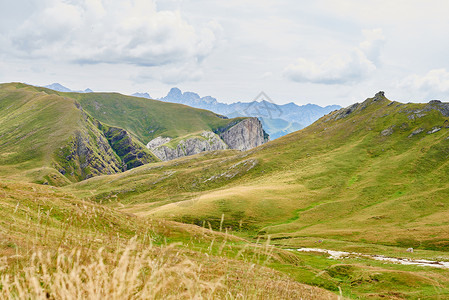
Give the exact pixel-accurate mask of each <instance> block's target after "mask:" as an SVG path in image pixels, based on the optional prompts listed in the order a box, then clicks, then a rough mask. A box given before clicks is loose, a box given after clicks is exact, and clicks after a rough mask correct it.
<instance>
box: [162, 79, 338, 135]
mask: <svg viewBox="0 0 449 300" xmlns="http://www.w3.org/2000/svg"><path fill="white" fill-rule="evenodd" d="M263 96H264V95H263ZM261 99H262V101H253V102H236V103H231V104H226V103H220V102H218V101H217V99H215V98H213V97H210V96H206V97H200V96H199V95H198V94H196V93H193V92H184V93H183V92H182V91H181V90H180V89H178V88H172V89H171V90H170V91H169V93H168V94H167V96H165V97H163V98H161V99H160V100H161V101H165V102H172V103H180V104H185V105H188V106H192V107H196V108H202V109H207V110H210V111H213V112H215V113H218V114H221V115H225V116H227V117H230V118H235V117H257V118H259V119H260V120H261V122H262V124H265V125H268V124H270V125H269V126H268V127H264V129H265V130H266V131H267V133H268V134H269V135H270V137H271V138H272V139H275V138H278V137H281V136H283V135H286V134H288V133H291V132H294V131H296V130H299V129H302V128H304V127H306V126H308V125H310V124H312V123H313V122H315V121H316V120H318V119H319V118H320V117H322V116H323V115H325V114H327V113H329V112H331V111H333V110H336V109H340V108H341V107H340V106H338V105H329V106H326V107H321V106H318V105H314V104H307V105H302V106H298V105H296V104H295V103H293V102H291V103H288V104H285V105H278V104H275V103H272V102H270V101H268V100H267V99H268V97H261Z"/></svg>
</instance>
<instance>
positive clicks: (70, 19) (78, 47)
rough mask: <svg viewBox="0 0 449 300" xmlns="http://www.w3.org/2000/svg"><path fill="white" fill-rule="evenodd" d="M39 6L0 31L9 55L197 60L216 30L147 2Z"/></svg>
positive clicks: (156, 62) (55, 1)
mask: <svg viewBox="0 0 449 300" xmlns="http://www.w3.org/2000/svg"><path fill="white" fill-rule="evenodd" d="M41 6H42V8H41V9H40V10H38V11H36V12H35V13H34V14H33V15H31V16H30V17H29V18H28V19H26V20H25V21H24V22H23V23H22V25H21V26H20V27H18V28H17V29H14V30H13V31H11V32H7V33H3V36H4V37H5V36H8V37H10V39H9V44H10V46H11V48H12V51H11V53H14V54H18V55H20V56H21V57H25V58H32V57H43V58H51V59H53V60H59V61H72V62H78V63H87V64H94V63H110V64H120V63H126V64H135V65H140V66H160V65H165V64H170V63H173V62H182V63H183V62H201V61H202V60H203V59H204V58H205V57H207V56H208V55H209V54H210V53H211V52H212V50H213V49H214V47H215V44H216V42H217V33H219V30H220V26H219V25H218V24H217V23H209V24H207V25H206V26H204V27H202V28H195V27H194V26H192V25H191V24H189V23H188V22H187V21H186V20H184V19H183V18H182V16H181V14H180V13H179V12H177V11H158V9H157V7H156V4H155V2H154V1H153V0H131V1H120V0H115V1H106V0H83V1H63V0H46V1H45V2H44V5H41ZM0 32H1V29H0Z"/></svg>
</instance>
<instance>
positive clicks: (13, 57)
mask: <svg viewBox="0 0 449 300" xmlns="http://www.w3.org/2000/svg"><path fill="white" fill-rule="evenodd" d="M11 81H20V82H26V83H30V84H35V85H46V84H50V83H53V82H59V83H61V84H63V85H65V86H67V87H69V88H71V89H85V88H91V89H93V90H94V91H117V92H121V93H124V94H131V93H134V92H149V93H150V95H151V96H152V97H154V98H159V97H162V96H165V95H166V94H167V92H168V90H169V89H170V88H171V87H173V86H177V87H179V88H181V90H183V91H194V92H197V93H199V94H200V95H201V96H206V95H211V96H213V97H215V98H217V99H218V100H219V101H222V102H235V101H251V100H253V99H254V97H255V96H257V95H258V94H259V92H261V91H265V92H266V93H267V94H268V95H269V96H270V97H271V98H272V99H273V101H275V102H277V103H279V104H282V103H287V102H295V103H297V104H306V103H316V104H319V105H327V104H340V105H342V106H347V105H349V104H351V103H354V102H360V101H363V100H364V99H366V98H367V97H371V96H373V95H374V94H375V93H376V92H377V91H379V90H384V91H385V93H386V96H387V97H388V98H390V99H391V100H397V101H402V102H409V101H419V102H424V101H429V100H432V99H440V100H445V101H449V1H447V0H433V1H432V0H427V1H424V0H419V1H416V0H376V1H363V0H338V1H337V0H315V1H294V0H222V1H214V0H207V1H206V0H160V1H156V0H130V1H125V0H78V1H76V0H0V82H11Z"/></svg>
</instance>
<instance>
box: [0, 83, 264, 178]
mask: <svg viewBox="0 0 449 300" xmlns="http://www.w3.org/2000/svg"><path fill="white" fill-rule="evenodd" d="M250 121H251V120H248V119H246V118H237V119H227V118H223V117H221V116H218V115H216V114H214V113H212V112H209V111H205V110H199V109H194V108H190V107H187V106H184V105H179V104H170V103H163V102H160V101H154V100H147V99H142V98H136V97H130V96H123V95H120V94H114V93H65V92H58V91H55V90H51V89H47V88H42V87H33V86H29V85H25V84H21V83H11V84H2V85H1V86H0V127H1V128H0V136H1V142H0V151H1V157H0V172H1V175H2V176H13V177H18V178H20V177H21V176H24V177H26V178H27V180H30V181H32V182H36V183H46V184H53V185H64V184H68V183H70V182H74V181H80V180H83V179H86V178H90V177H93V176H97V175H101V174H114V173H120V172H122V171H124V170H127V169H132V168H134V167H136V166H140V165H142V164H146V163H149V162H155V161H158V160H159V159H158V158H157V157H156V156H155V155H154V154H153V153H152V152H151V151H150V150H149V149H147V148H146V146H145V145H146V144H147V143H148V142H149V141H151V140H152V139H153V138H155V137H157V136H164V137H169V138H178V140H179V142H182V137H183V136H190V135H192V134H198V132H199V133H201V132H203V131H215V132H217V133H226V132H227V131H228V130H232V129H233V128H234V127H235V126H237V125H239V124H240V123H242V124H247V123H248V122H250ZM212 134H213V135H215V134H214V133H212ZM247 134H249V135H251V132H249V133H247ZM260 134H262V133H260ZM243 138H244V137H243ZM261 138H262V139H263V137H261ZM229 144H230V143H229V142H228V145H229ZM236 146H238V145H236ZM224 147H227V145H225V146H224ZM197 151H203V149H198V150H197Z"/></svg>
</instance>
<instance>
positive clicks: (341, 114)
mask: <svg viewBox="0 0 449 300" xmlns="http://www.w3.org/2000/svg"><path fill="white" fill-rule="evenodd" d="M384 100H387V98H386V97H385V93H384V92H383V91H380V92H378V93H376V95H374V97H373V98H368V99H366V100H365V101H363V102H362V103H354V104H352V105H350V106H348V107H345V108H342V109H339V110H337V111H335V112H333V113H331V114H329V115H328V117H327V118H326V119H325V120H324V122H329V121H333V120H334V121H336V120H340V119H343V118H346V117H347V116H349V115H350V114H352V113H354V112H356V111H362V110H364V109H365V108H367V107H368V106H369V105H371V104H373V103H380V102H382V101H384Z"/></svg>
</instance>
